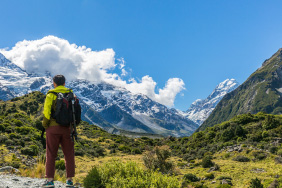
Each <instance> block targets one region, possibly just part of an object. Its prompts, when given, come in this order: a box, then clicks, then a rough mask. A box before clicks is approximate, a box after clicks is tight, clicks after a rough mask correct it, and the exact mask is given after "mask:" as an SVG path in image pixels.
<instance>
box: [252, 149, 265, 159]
mask: <svg viewBox="0 0 282 188" xmlns="http://www.w3.org/2000/svg"><path fill="white" fill-rule="evenodd" d="M252 155H253V156H254V157H255V159H256V160H259V161H260V160H263V159H265V158H266V156H267V155H266V153H264V152H263V151H254V152H253V153H252Z"/></svg>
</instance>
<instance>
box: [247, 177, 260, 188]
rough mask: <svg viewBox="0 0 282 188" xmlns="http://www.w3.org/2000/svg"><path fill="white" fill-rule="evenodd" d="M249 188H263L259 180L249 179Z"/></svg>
mask: <svg viewBox="0 0 282 188" xmlns="http://www.w3.org/2000/svg"><path fill="white" fill-rule="evenodd" d="M250 188H263V185H262V184H261V180H260V179H258V178H256V179H251V185H250Z"/></svg>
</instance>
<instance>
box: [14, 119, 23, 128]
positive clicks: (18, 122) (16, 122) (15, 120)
mask: <svg viewBox="0 0 282 188" xmlns="http://www.w3.org/2000/svg"><path fill="white" fill-rule="evenodd" d="M12 121H13V123H14V124H15V125H16V126H17V127H20V126H22V125H23V122H22V121H20V120H17V119H13V120H12Z"/></svg>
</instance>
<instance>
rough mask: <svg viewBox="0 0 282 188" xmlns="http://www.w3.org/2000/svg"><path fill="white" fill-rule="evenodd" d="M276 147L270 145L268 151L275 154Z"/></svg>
mask: <svg viewBox="0 0 282 188" xmlns="http://www.w3.org/2000/svg"><path fill="white" fill-rule="evenodd" d="M277 150H278V148H277V147H276V146H271V147H270V148H269V151H270V153H272V154H275V153H276V152H277Z"/></svg>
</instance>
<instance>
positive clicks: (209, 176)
mask: <svg viewBox="0 0 282 188" xmlns="http://www.w3.org/2000/svg"><path fill="white" fill-rule="evenodd" d="M205 178H207V179H210V180H212V179H214V174H213V173H209V174H206V175H205Z"/></svg>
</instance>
